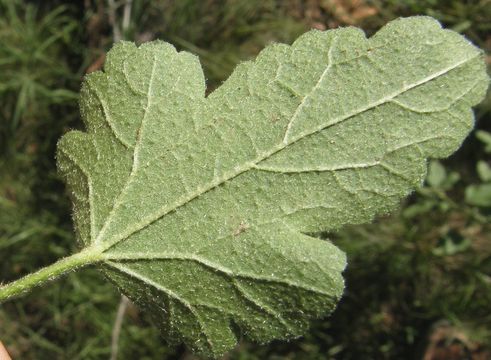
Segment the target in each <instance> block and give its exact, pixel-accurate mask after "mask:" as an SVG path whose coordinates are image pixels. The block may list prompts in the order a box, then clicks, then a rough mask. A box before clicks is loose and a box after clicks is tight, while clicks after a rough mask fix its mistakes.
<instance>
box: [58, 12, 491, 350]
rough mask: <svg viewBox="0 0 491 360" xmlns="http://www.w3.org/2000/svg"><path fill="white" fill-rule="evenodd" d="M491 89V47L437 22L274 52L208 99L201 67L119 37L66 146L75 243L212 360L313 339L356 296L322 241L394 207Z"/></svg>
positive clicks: (332, 34)
mask: <svg viewBox="0 0 491 360" xmlns="http://www.w3.org/2000/svg"><path fill="white" fill-rule="evenodd" d="M487 85H488V78H487V75H486V71H485V65H484V61H483V54H482V53H481V51H479V50H478V49H477V48H475V47H474V46H473V45H472V44H470V43H469V42H468V41H467V40H466V39H464V38H463V37H462V36H460V35H458V34H457V33H455V32H452V31H449V30H442V29H441V27H440V24H438V23H437V22H436V21H435V20H433V19H431V18H427V17H413V18H407V19H399V20H396V21H393V22H391V23H389V24H388V25H387V26H385V27H384V28H383V29H381V30H380V31H379V32H378V33H377V34H375V35H374V36H373V37H371V38H370V39H367V38H366V37H365V35H364V33H363V32H362V31H361V30H359V29H355V28H341V29H336V30H330V31H325V32H321V31H310V32H308V33H306V34H305V35H303V36H302V37H300V38H299V39H298V40H297V41H295V43H294V44H293V45H292V46H287V45H280V44H275V45H271V46H269V47H268V48H266V49H265V50H263V51H262V52H261V53H260V55H259V56H258V57H257V59H256V60H255V61H253V62H245V63H242V64H240V65H239V66H238V67H237V69H236V70H235V71H234V73H233V74H232V75H231V76H230V78H229V79H228V80H227V81H226V82H225V83H224V84H223V85H222V86H221V87H220V88H219V89H217V90H216V91H214V92H213V93H212V94H211V95H209V96H208V97H206V98H205V79H204V76H203V72H202V69H201V67H200V64H199V61H198V59H197V58H196V57H195V56H193V55H191V54H189V53H186V52H176V50H175V49H174V48H173V47H172V46H171V45H169V44H167V43H164V42H161V41H155V42H150V43H146V44H144V45H142V46H140V47H139V48H137V47H136V46H135V45H134V44H132V43H128V42H120V43H118V44H116V45H115V46H114V48H113V49H112V50H111V51H110V52H109V54H108V57H107V61H106V65H105V69H104V72H96V73H93V74H90V75H89V76H87V78H86V79H85V81H84V85H83V88H82V95H81V101H80V104H81V109H82V117H83V120H84V122H85V126H86V129H87V132H78V131H72V132H69V133H68V134H66V135H65V136H64V137H63V138H62V139H61V140H60V143H59V147H58V165H59V169H60V171H61V173H62V174H63V175H64V177H65V178H66V181H67V183H68V185H69V188H70V191H71V194H72V198H73V202H74V221H75V225H76V230H77V235H78V238H79V240H80V242H81V243H82V244H83V245H84V246H86V247H94V248H98V249H100V251H101V253H103V254H104V261H103V262H102V263H101V267H102V269H103V271H104V273H105V274H106V276H107V277H108V278H109V279H110V280H111V281H112V282H114V283H115V284H116V285H117V286H118V287H119V288H120V289H121V291H122V292H123V293H124V294H126V295H127V296H128V297H129V298H130V299H132V300H133V301H134V302H135V303H137V304H139V305H140V306H141V307H142V308H144V309H146V310H148V311H149V312H150V313H151V314H152V316H153V318H154V319H155V322H156V323H157V324H159V326H160V327H161V328H162V330H163V333H164V335H165V336H166V338H167V339H168V340H169V341H177V342H185V343H186V344H187V345H188V346H189V347H191V348H192V349H193V350H194V351H195V352H197V353H199V354H201V355H202V356H206V357H218V356H220V355H222V354H223V353H224V352H226V351H227V350H229V349H231V348H232V347H233V346H234V345H235V344H236V342H237V337H238V332H239V331H241V332H242V333H244V334H245V335H246V336H247V337H249V338H251V339H253V340H255V341H258V342H267V341H271V340H273V339H277V338H281V339H286V338H294V337H298V336H300V335H301V334H303V333H304V332H305V331H306V329H307V327H308V324H309V320H310V319H312V318H318V317H321V316H324V315H326V314H328V313H330V312H331V311H332V310H333V309H334V307H335V305H336V303H337V301H338V300H339V298H340V297H341V295H342V291H343V280H342V276H341V272H342V271H343V269H344V267H345V256H344V254H343V253H342V252H341V251H340V250H338V249H337V248H336V247H335V246H334V245H332V244H331V243H329V242H328V241H323V240H319V239H317V238H314V237H311V236H309V235H308V234H312V233H315V232H318V231H321V230H324V231H333V230H336V229H338V228H339V227H341V226H343V225H346V224H359V223H363V222H367V221H370V220H371V219H372V218H373V217H374V216H375V215H377V214H383V213H387V212H389V211H390V210H392V209H394V207H395V206H396V205H397V204H398V202H399V200H400V199H401V198H402V197H404V196H406V195H407V194H409V192H410V191H411V190H412V189H413V188H414V187H417V186H419V185H420V184H421V182H422V180H423V178H424V176H425V172H426V159H427V158H441V157H445V156H448V155H449V154H451V153H452V152H454V151H455V150H456V149H457V148H458V147H459V146H460V144H461V142H462V141H463V139H464V138H465V136H466V135H467V134H468V132H469V131H470V130H471V128H472V126H473V114H472V110H471V106H473V105H475V104H477V103H478V102H479V101H480V100H481V99H482V97H483V96H484V93H485V91H486V88H487Z"/></svg>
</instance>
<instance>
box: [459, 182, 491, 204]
mask: <svg viewBox="0 0 491 360" xmlns="http://www.w3.org/2000/svg"><path fill="white" fill-rule="evenodd" d="M465 200H466V201H467V203H469V204H471V205H475V206H481V207H491V183H486V184H479V185H470V186H468V187H467V188H466V189H465Z"/></svg>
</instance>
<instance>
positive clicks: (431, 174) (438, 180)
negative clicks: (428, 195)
mask: <svg viewBox="0 0 491 360" xmlns="http://www.w3.org/2000/svg"><path fill="white" fill-rule="evenodd" d="M446 178H447V170H445V167H444V166H443V165H442V163H441V162H439V161H430V163H429V165H428V176H427V177H426V181H427V182H428V184H429V185H430V186H432V187H439V186H441V185H442V184H443V182H444V181H445V179H446Z"/></svg>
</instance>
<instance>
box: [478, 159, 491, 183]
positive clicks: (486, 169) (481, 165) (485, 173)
mask: <svg viewBox="0 0 491 360" xmlns="http://www.w3.org/2000/svg"><path fill="white" fill-rule="evenodd" d="M476 168H477V174H478V175H479V178H480V179H481V180H482V181H491V166H489V165H488V163H487V162H485V161H483V160H479V161H478V162H477V166H476Z"/></svg>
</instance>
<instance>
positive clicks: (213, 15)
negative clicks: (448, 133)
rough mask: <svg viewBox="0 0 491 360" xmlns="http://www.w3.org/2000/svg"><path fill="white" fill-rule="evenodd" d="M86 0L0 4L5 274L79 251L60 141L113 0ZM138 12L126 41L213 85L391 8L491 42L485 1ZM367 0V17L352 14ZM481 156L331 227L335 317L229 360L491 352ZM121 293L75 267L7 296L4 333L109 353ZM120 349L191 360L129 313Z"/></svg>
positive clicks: (469, 150) (187, 2)
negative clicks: (339, 257) (160, 43)
mask: <svg viewBox="0 0 491 360" xmlns="http://www.w3.org/2000/svg"><path fill="white" fill-rule="evenodd" d="M64 3H66V4H64ZM87 3H88V4H89V5H87ZM85 4H86V5H87V6H88V7H85V8H84V6H85V5H84V2H82V1H80V2H62V1H50V2H45V4H44V5H43V6H42V8H40V7H37V6H36V5H33V4H32V3H29V4H27V2H23V1H20V0H16V1H8V0H0V100H1V101H0V102H1V103H2V107H1V108H0V151H1V153H0V174H1V176H0V258H1V259H2V261H1V262H0V278H1V279H2V280H10V279H14V278H18V277H19V276H21V275H22V274H25V273H27V272H31V271H33V270H35V269H37V268H39V267H42V266H43V265H47V264H50V263H52V262H54V261H55V260H56V259H58V258H60V257H62V256H64V255H68V254H70V253H72V252H73V251H75V248H76V244H75V240H74V236H73V233H72V228H71V226H72V225H71V220H70V216H69V214H70V205H69V203H68V200H67V198H66V196H65V195H64V192H63V191H64V190H63V186H62V184H61V182H60V181H59V179H58V178H57V175H56V172H55V167H54V158H53V154H54V148H55V144H56V141H57V139H58V138H59V136H60V134H61V133H63V132H64V131H66V130H67V129H68V128H74V127H75V128H76V127H80V123H79V120H78V110H77V104H76V93H77V92H78V87H79V84H80V80H81V78H82V74H83V71H84V69H86V68H87V66H88V65H89V64H91V63H92V64H93V63H94V62H96V58H97V56H98V55H99V54H101V53H102V52H103V51H104V50H106V49H107V48H108V47H109V46H110V43H111V41H112V37H111V27H110V25H109V24H108V23H107V19H106V18H105V17H104V12H103V11H102V12H101V11H100V8H101V7H102V10H104V9H105V8H104V6H105V2H104V1H92V2H85ZM133 5H134V6H133V9H132V13H131V19H130V20H131V21H130V24H129V27H128V28H127V29H126V30H125V33H124V36H125V37H126V38H127V39H134V40H137V41H142V40H144V39H150V38H156V37H158V38H162V39H165V40H168V41H170V42H173V43H174V44H176V45H177V46H178V47H180V48H181V49H187V50H190V51H192V52H194V53H196V54H198V55H200V57H201V60H202V62H203V65H204V67H205V72H206V75H207V79H208V84H209V86H210V88H213V87H215V86H216V85H218V84H219V83H220V82H221V81H223V80H224V79H225V78H226V77H227V76H228V74H229V73H230V72H231V70H232V69H233V67H234V66H235V64H236V63H237V62H240V61H243V60H245V59H248V58H251V57H253V56H254V55H255V54H256V53H257V52H258V51H259V50H260V49H261V48H263V47H264V46H265V45H266V44H267V43H269V42H271V41H282V42H287V43H289V42H291V41H292V40H293V39H294V38H296V37H297V36H298V34H300V33H301V32H303V31H304V30H305V29H307V28H309V27H311V26H315V27H318V28H322V27H333V26H338V25H344V24H348V23H350V24H355V25H359V26H363V27H364V28H365V29H366V30H367V32H368V33H373V32H374V31H375V30H376V29H377V28H378V27H380V26H381V25H382V24H383V23H386V22H387V21H389V20H390V19H392V18H394V17H397V16H401V15H410V14H416V13H418V14H428V15H432V16H435V17H437V18H439V19H440V20H442V21H443V22H444V23H445V24H446V25H447V26H450V27H453V28H454V29H456V30H458V31H462V32H464V33H465V34H467V36H469V38H471V39H472V40H473V41H475V42H476V43H477V44H479V45H480V46H481V47H483V48H485V49H487V51H488V53H489V51H491V49H490V47H491V36H490V33H489V32H490V25H489V21H488V19H489V18H491V6H489V1H487V0H481V1H478V0H476V1H456V0H452V1H443V0H441V1H440V0H426V1H405V2H399V1H391V0H387V1H362V0H352V1H348V0H344V1H343V0H336V1H335V0H329V1H328V0H326V1H310V2H302V1H297V0H287V1H274V0H263V1H260V0H228V1H226V0H204V1H202V2H198V1H191V0H183V1H179V2H171V1H164V0H160V1H148V0H134V1H133ZM362 7H365V8H364V9H365V10H364V14H365V15H363V14H362V15H360V13H357V12H356V9H360V8H362ZM101 14H102V15H101ZM367 14H371V15H367ZM117 15H118V17H119V18H120V17H121V16H122V9H119V10H118V12H117ZM82 18H83V19H84V21H83V22H80V21H79V20H78V19H82ZM93 65H94V64H93ZM490 113H491V101H490V100H489V98H488V101H487V102H486V103H484V104H483V105H482V106H481V107H480V108H479V109H477V114H478V118H479V122H478V126H479V127H480V128H481V129H484V130H488V131H489V129H490V127H491V125H490V124H491V122H490V121H489V119H490V117H491V115H490ZM479 160H481V161H487V162H488V163H489V154H486V153H485V152H484V145H483V144H482V143H480V142H479V141H476V140H475V139H474V137H471V138H470V139H469V140H468V141H467V142H466V143H465V145H464V147H463V148H462V149H461V150H460V151H459V153H458V154H456V155H455V156H454V157H452V158H451V159H449V160H446V161H444V162H443V163H442V164H443V169H444V174H443V175H441V173H440V175H438V173H437V172H438V169H439V168H440V170H441V168H442V167H439V166H438V165H436V166H432V168H434V169H435V170H434V171H435V173H434V174H433V177H432V178H433V180H431V181H430V180H429V183H428V184H427V186H426V187H425V188H424V189H423V190H421V191H419V192H418V193H415V194H414V195H413V196H412V197H411V198H410V199H409V200H408V201H407V202H406V203H405V204H404V207H403V209H402V210H401V211H400V212H399V213H397V214H393V215H392V216H390V217H385V218H382V219H379V220H378V221H377V222H376V223H374V224H371V225H366V226H358V227H352V228H348V229H345V230H343V231H342V232H340V233H337V234H330V235H329V237H330V238H331V239H332V240H333V241H334V242H336V243H337V244H338V245H339V246H340V247H341V248H343V249H344V250H345V251H346V252H347V253H348V258H349V259H350V265H349V268H348V270H347V271H346V273H345V275H346V279H347V291H346V295H345V296H344V298H343V300H342V301H341V303H340V305H339V308H338V310H337V311H336V312H335V314H334V315H333V316H332V317H331V318H328V319H325V320H320V321H317V322H315V323H314V324H313V327H312V330H311V331H310V332H309V333H308V334H307V335H306V336H305V337H304V338H301V339H298V340H296V341H292V342H289V343H283V342H275V343H273V344H271V345H268V346H258V345H254V344H250V343H248V342H247V341H242V342H241V343H240V345H239V346H238V348H237V349H236V350H235V351H234V352H232V353H231V354H230V355H229V356H228V358H229V359H241V360H246V359H251V360H252V359H326V358H336V359H360V358H363V359H394V358H400V359H413V358H422V356H423V354H425V353H428V352H429V351H433V352H435V353H436V351H440V350H442V349H447V350H448V349H452V351H454V350H453V349H454V348H452V347H451V346H457V348H458V349H461V350H462V349H464V350H466V351H469V352H472V353H473V354H474V355H476V358H477V356H481V355H480V354H486V353H485V352H486V351H491V334H490V330H489V329H491V316H490V315H489V304H490V303H491V288H490V287H491V237H490V235H489V234H491V231H490V230H491V229H490V225H489V224H490V223H491V222H490V220H491V209H489V208H486V207H477V206H473V205H471V204H468V203H466V202H465V196H464V194H465V190H466V187H468V186H469V184H476V183H479V182H480V180H479V177H478V174H477V172H476V164H477V162H478V161H479ZM435 174H437V175H435ZM455 174H458V175H455ZM430 175H431V174H430ZM438 178H441V179H440V180H441V181H440V180H435V179H438ZM119 301H120V296H119V294H118V292H117V291H116V289H114V288H113V287H112V285H110V284H108V283H107V282H106V281H105V280H104V279H103V277H102V276H101V274H99V273H98V271H96V270H94V269H88V270H85V271H83V272H80V273H73V274H70V275H69V276H67V277H66V278H64V279H62V280H60V281H58V282H55V283H52V284H50V285H49V286H47V287H46V288H42V289H36V290H35V291H34V292H33V293H31V294H29V295H27V296H26V297H24V298H21V299H18V300H15V301H12V302H9V303H6V304H4V305H2V307H1V308H0V339H1V340H2V341H3V342H4V343H5V344H6V345H7V347H8V349H9V351H10V352H11V354H12V357H13V358H14V359H27V360H29V359H41V360H42V359H67V358H71V359H107V358H109V356H110V352H111V348H110V346H111V332H112V327H113V322H114V318H115V315H116V311H117V308H118V304H119ZM442 329H445V330H442ZM449 329H451V331H450V330H449ZM442 334H443V335H442ZM437 335H438V336H440V338H438V336H437ZM434 339H437V340H438V339H439V340H441V341H437V340H434ZM119 344H120V359H190V358H191V356H190V355H189V354H188V353H187V352H186V351H185V349H183V348H182V347H178V348H169V347H168V346H167V345H166V344H165V342H164V341H163V340H162V338H161V337H160V335H159V333H158V331H157V330H156V328H155V327H154V326H153V325H152V324H151V323H150V321H149V318H148V317H147V316H146V315H145V314H142V313H140V312H139V311H138V309H136V308H135V307H133V306H130V307H129V309H128V311H127V314H126V317H125V319H124V323H123V327H122V332H121V337H120V341H119ZM442 351H443V350H442ZM455 351H457V350H455ZM488 354H489V352H488ZM484 356H485V355H484ZM447 358H449V357H447ZM482 358H485V357H482Z"/></svg>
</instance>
